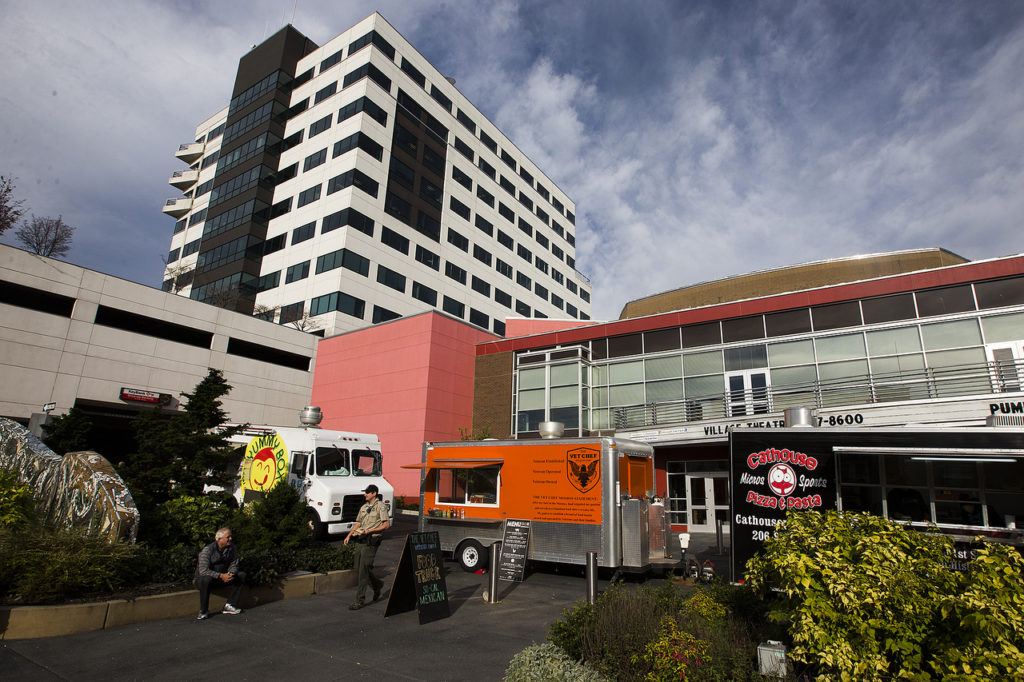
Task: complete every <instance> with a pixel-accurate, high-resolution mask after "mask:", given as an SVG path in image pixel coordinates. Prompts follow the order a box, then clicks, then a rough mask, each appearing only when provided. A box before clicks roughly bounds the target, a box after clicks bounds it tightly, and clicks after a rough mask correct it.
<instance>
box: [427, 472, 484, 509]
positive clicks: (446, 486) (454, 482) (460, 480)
mask: <svg viewBox="0 0 1024 682" xmlns="http://www.w3.org/2000/svg"><path fill="white" fill-rule="evenodd" d="M499 469H500V467H497V466H492V467H479V468H474V469H437V470H436V472H437V473H436V475H437V502H438V503H440V504H465V505H482V506H495V505H497V504H498V488H499V481H500V477H499V475H498V472H499Z"/></svg>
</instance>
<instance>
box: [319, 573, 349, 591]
mask: <svg viewBox="0 0 1024 682" xmlns="http://www.w3.org/2000/svg"><path fill="white" fill-rule="evenodd" d="M315 578H316V580H315V581H314V584H313V591H314V592H315V593H316V594H327V593H329V592H340V591H341V590H347V589H348V588H350V587H355V586H356V583H357V582H358V576H357V575H356V572H355V571H330V572H328V573H318V574H317V575H316V576H315Z"/></svg>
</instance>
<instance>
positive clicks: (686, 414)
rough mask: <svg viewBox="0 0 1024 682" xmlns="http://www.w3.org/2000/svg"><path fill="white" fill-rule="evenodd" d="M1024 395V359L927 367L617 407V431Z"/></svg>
mask: <svg viewBox="0 0 1024 682" xmlns="http://www.w3.org/2000/svg"><path fill="white" fill-rule="evenodd" d="M1022 391H1024V360H1018V361H1013V362H989V363H983V364H975V365H959V366H953V367H929V368H927V369H921V370H913V371H904V372H898V373H891V374H871V375H867V376H859V377H849V378H846V379H839V380H829V381H815V382H811V383H806V384H791V385H786V386H768V387H765V388H755V389H753V390H747V391H726V392H723V393H720V394H716V395H707V396H700V397H693V398H688V399H685V400H681V401H672V402H662V403H649V404H647V405H632V406H627V407H613V408H612V409H611V415H610V417H611V426H612V427H614V428H615V429H617V430H624V429H642V428H647V427H655V426H675V425H681V424H685V423H687V422H699V421H704V420H716V419H718V420H720V419H733V418H743V417H755V416H757V415H768V414H775V415H778V414H780V413H782V411H783V410H785V409H786V408H787V407H811V408H818V409H834V408H840V407H845V406H850V405H870V404H878V403H894V402H908V401H928V400H935V399H940V398H954V397H965V396H986V395H993V394H1003V393H1020V392H1022Z"/></svg>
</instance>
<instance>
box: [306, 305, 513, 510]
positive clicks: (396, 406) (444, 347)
mask: <svg viewBox="0 0 1024 682" xmlns="http://www.w3.org/2000/svg"><path fill="white" fill-rule="evenodd" d="M496 338H497V337H495V336H494V335H493V334H488V333H487V332H484V331H482V330H480V329H477V328H476V327H472V326H470V325H468V324H466V323H464V322H460V321H458V320H453V319H452V318H450V317H447V316H445V315H441V314H439V313H436V312H428V313H422V314H420V315H415V316H412V317H406V318H402V319H399V320H395V321H393V322H388V323H385V324H381V325H376V326H374V327H367V328H366V329H360V330H358V331H354V332H349V333H347V334H340V335H338V336H334V337H331V338H328V339H324V340H323V341H321V342H320V346H319V349H318V350H317V361H316V371H315V372H314V374H313V394H312V404H313V405H319V406H320V408H321V409H322V410H323V412H324V421H323V427H324V428H325V429H338V430H343V431H357V432H363V433H375V434H377V435H378V436H379V437H380V440H381V445H382V447H383V449H384V475H385V476H386V477H387V479H388V480H389V481H390V482H391V484H392V485H393V486H395V494H396V495H408V496H415V495H418V494H419V484H420V479H419V472H418V471H415V470H411V469H402V468H400V467H401V465H402V464H411V463H416V462H419V461H420V453H421V451H422V446H423V441H425V440H433V441H437V440H457V439H458V438H459V429H465V431H467V432H470V431H471V430H472V427H473V424H472V421H473V369H474V365H475V361H476V345H477V344H478V343H481V342H484V341H493V340H495V339H496Z"/></svg>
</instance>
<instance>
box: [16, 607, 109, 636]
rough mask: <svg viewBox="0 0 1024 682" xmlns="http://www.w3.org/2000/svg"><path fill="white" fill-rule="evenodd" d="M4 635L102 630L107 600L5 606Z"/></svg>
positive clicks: (62, 633) (65, 633)
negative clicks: (48, 604) (89, 602)
mask: <svg viewBox="0 0 1024 682" xmlns="http://www.w3.org/2000/svg"><path fill="white" fill-rule="evenodd" d="M4 611H6V618H5V619H4V618H3V616H0V622H2V621H3V620H6V625H5V627H4V629H3V632H2V637H3V639H33V638H36V637H55V636H58V635H72V634H74V633H76V632H88V631H90V630H102V629H103V623H104V621H105V620H106V618H107V602H98V603H91V604H62V605H60V606H16V607H14V608H9V609H4Z"/></svg>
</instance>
